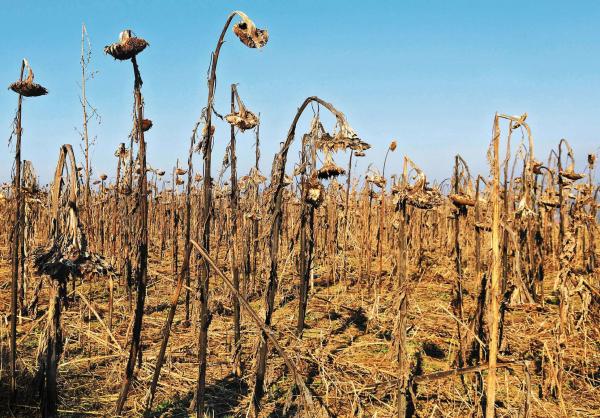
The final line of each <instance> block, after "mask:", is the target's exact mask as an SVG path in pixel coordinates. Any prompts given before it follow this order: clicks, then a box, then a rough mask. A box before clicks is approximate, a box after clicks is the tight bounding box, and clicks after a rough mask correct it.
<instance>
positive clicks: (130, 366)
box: [116, 56, 148, 415]
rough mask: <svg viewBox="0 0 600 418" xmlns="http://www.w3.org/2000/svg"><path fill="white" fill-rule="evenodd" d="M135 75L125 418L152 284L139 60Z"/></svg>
mask: <svg viewBox="0 0 600 418" xmlns="http://www.w3.org/2000/svg"><path fill="white" fill-rule="evenodd" d="M131 63H132V65H133V73H134V78H135V81H134V98H135V100H134V101H135V109H136V128H135V135H137V139H138V142H139V151H138V162H139V166H140V174H139V178H138V202H137V206H138V207H137V211H138V213H137V218H138V222H136V224H137V226H138V227H139V230H138V231H139V238H138V240H137V241H138V242H137V246H136V247H137V251H138V254H137V257H136V258H137V262H138V265H137V266H136V269H135V282H136V285H137V299H136V307H135V316H134V322H133V333H132V336H131V348H130V351H129V360H128V361H127V366H126V368H125V379H124V381H123V384H122V386H121V391H120V393H119V398H118V400H117V406H116V413H117V415H121V412H122V411H123V407H124V406H125V402H126V401H127V395H128V393H129V388H130V386H131V383H132V380H133V374H134V371H135V363H136V360H137V358H138V356H139V355H140V354H141V334H142V320H143V316H144V304H145V300H146V286H147V280H148V276H147V275H148V183H147V173H146V141H145V140H144V130H143V129H142V124H143V120H144V104H143V101H142V92H141V87H142V78H141V75H140V72H139V68H138V65H137V60H136V57H135V56H134V57H132V58H131Z"/></svg>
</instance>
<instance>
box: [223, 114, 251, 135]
mask: <svg viewBox="0 0 600 418" xmlns="http://www.w3.org/2000/svg"><path fill="white" fill-rule="evenodd" d="M225 120H226V121H227V123H229V124H230V125H234V126H236V127H237V128H239V129H241V130H242V131H245V130H247V129H252V128H255V127H256V125H258V116H256V115H255V114H254V113H252V112H251V111H249V110H247V109H243V111H242V110H240V111H239V112H235V113H230V114H229V115H227V116H225Z"/></svg>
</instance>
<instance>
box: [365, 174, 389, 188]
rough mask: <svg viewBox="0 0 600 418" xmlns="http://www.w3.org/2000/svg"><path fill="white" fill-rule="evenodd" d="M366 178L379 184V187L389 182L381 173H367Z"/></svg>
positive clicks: (372, 182) (376, 184)
mask: <svg viewBox="0 0 600 418" xmlns="http://www.w3.org/2000/svg"><path fill="white" fill-rule="evenodd" d="M366 180H367V182H369V183H371V184H374V185H375V186H377V187H379V188H384V187H385V184H386V183H387V181H386V180H385V178H384V177H383V176H380V175H379V174H375V173H370V174H367V177H366Z"/></svg>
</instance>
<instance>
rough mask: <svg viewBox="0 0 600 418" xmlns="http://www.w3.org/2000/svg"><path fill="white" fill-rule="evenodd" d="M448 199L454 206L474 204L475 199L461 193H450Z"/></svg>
mask: <svg viewBox="0 0 600 418" xmlns="http://www.w3.org/2000/svg"><path fill="white" fill-rule="evenodd" d="M449 197H450V201H451V202H452V203H453V204H454V206H456V207H465V206H475V199H473V198H471V197H470V196H467V195H466V194H463V193H457V194H451V195H450V196H449Z"/></svg>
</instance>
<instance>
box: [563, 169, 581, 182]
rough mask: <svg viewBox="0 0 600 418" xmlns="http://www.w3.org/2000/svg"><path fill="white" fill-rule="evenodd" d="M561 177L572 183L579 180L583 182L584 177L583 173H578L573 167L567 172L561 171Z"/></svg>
mask: <svg viewBox="0 0 600 418" xmlns="http://www.w3.org/2000/svg"><path fill="white" fill-rule="evenodd" d="M559 174H560V176H561V177H564V178H566V179H569V180H571V181H577V180H581V179H582V178H583V177H584V175H583V174H581V173H576V172H575V171H574V170H573V168H572V167H569V168H567V169H566V170H562V171H560V173H559Z"/></svg>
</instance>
